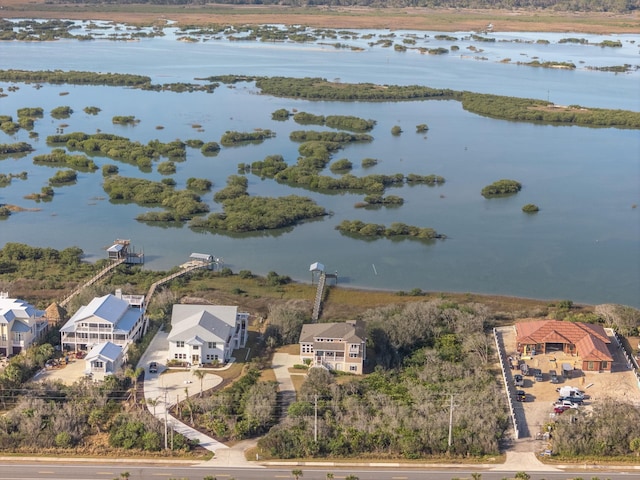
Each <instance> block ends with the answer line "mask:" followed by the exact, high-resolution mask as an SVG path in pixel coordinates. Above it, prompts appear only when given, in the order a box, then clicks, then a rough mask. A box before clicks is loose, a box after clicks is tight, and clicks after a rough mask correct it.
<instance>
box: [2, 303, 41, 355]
mask: <svg viewBox="0 0 640 480" xmlns="http://www.w3.org/2000/svg"><path fill="white" fill-rule="evenodd" d="M48 326H49V324H48V322H47V319H46V317H45V315H44V311H43V310H38V309H36V308H35V307H34V306H33V305H31V304H30V303H28V302H26V301H24V300H20V299H17V298H9V294H8V293H6V292H0V356H8V355H15V354H18V353H20V352H21V351H22V350H25V349H27V348H29V347H30V346H31V345H32V344H33V343H34V342H36V341H37V340H38V339H39V338H40V337H41V336H42V335H43V334H44V333H45V332H46V331H47V328H48Z"/></svg>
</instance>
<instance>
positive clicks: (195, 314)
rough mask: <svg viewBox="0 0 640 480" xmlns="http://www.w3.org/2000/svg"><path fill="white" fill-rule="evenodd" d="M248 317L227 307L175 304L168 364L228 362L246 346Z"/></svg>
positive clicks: (236, 308) (234, 308)
mask: <svg viewBox="0 0 640 480" xmlns="http://www.w3.org/2000/svg"><path fill="white" fill-rule="evenodd" d="M248 327H249V314H248V313H244V312H238V307H234V306H228V305H188V304H176V305H174V306H173V311H172V313H171V332H170V333H169V336H168V340H169V358H168V361H174V362H180V363H185V364H190V365H194V366H199V365H204V364H217V363H226V362H228V361H229V360H230V359H231V356H232V354H233V351H234V350H235V349H238V348H244V346H245V345H246V344H247V338H248Z"/></svg>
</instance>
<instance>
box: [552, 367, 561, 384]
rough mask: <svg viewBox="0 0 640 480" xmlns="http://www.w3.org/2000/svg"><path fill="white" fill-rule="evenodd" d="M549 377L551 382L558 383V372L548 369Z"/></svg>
mask: <svg viewBox="0 0 640 480" xmlns="http://www.w3.org/2000/svg"><path fill="white" fill-rule="evenodd" d="M549 378H550V380H551V383H560V378H558V374H557V372H556V371H555V370H549Z"/></svg>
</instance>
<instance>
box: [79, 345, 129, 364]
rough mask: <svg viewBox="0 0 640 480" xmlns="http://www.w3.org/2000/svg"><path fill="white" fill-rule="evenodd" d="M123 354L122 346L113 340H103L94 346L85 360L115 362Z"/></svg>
mask: <svg viewBox="0 0 640 480" xmlns="http://www.w3.org/2000/svg"><path fill="white" fill-rule="evenodd" d="M121 354H122V347H121V346H119V345H116V344H115V343H112V342H103V343H99V344H97V345H96V346H94V347H93V348H92V349H91V350H90V351H89V353H88V354H87V356H86V357H85V360H86V361H87V362H92V361H94V360H102V361H109V362H115V361H116V360H117V359H118V357H120V355H121Z"/></svg>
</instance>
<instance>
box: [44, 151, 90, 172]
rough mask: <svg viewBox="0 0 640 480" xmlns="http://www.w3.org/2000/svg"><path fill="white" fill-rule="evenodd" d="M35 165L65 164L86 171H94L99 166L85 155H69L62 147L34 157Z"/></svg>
mask: <svg viewBox="0 0 640 480" xmlns="http://www.w3.org/2000/svg"><path fill="white" fill-rule="evenodd" d="M33 163H34V164H35V165H53V166H65V167H70V168H73V169H75V170H80V171H84V172H93V171H95V170H97V169H98V166H97V165H96V164H95V162H94V161H93V160H91V159H90V158H88V157H86V156H85V155H69V154H68V153H67V152H65V151H64V150H63V149H62V148H54V149H53V150H52V151H51V153H45V154H42V155H36V156H35V157H33Z"/></svg>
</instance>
